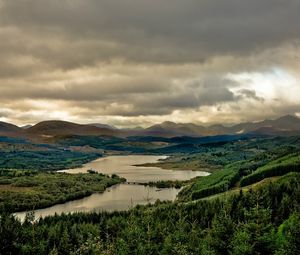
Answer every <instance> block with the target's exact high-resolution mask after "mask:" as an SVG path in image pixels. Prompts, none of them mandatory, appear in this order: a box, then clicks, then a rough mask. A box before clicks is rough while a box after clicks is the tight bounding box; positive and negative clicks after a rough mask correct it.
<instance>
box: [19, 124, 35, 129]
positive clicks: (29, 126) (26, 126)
mask: <svg viewBox="0 0 300 255" xmlns="http://www.w3.org/2000/svg"><path fill="white" fill-rule="evenodd" d="M31 127H32V125H25V126H21V128H22V129H28V128H31Z"/></svg>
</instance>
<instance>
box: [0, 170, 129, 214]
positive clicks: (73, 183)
mask: <svg viewBox="0 0 300 255" xmlns="http://www.w3.org/2000/svg"><path fill="white" fill-rule="evenodd" d="M1 180H5V183H8V181H7V180H9V185H8V186H7V184H6V186H5V189H2V188H1V187H2V186H1V184H0V209H1V207H4V208H5V210H6V211H10V212H11V211H21V210H32V209H37V208H43V207H48V206H51V205H54V204H57V203H63V202H66V201H68V200H73V199H77V198H81V197H84V196H87V195H90V194H92V193H94V192H103V191H104V190H105V189H106V188H107V187H109V186H112V185H114V184H117V183H120V182H122V181H124V179H121V178H119V177H118V176H114V177H113V178H110V177H109V176H106V175H103V174H98V173H94V174H66V173H54V172H38V171H28V170H24V171H14V170H0V183H1ZM2 183H3V181H2Z"/></svg>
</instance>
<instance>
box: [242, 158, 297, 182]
mask: <svg viewBox="0 0 300 255" xmlns="http://www.w3.org/2000/svg"><path fill="white" fill-rule="evenodd" d="M299 171H300V154H299V153H296V154H295V153H293V154H289V155H287V156H284V157H281V158H279V159H277V160H274V161H271V162H270V163H268V164H266V165H265V166H263V167H260V168H258V169H257V170H256V171H255V172H254V173H252V174H250V175H247V176H245V177H244V178H243V179H242V180H241V183H240V185H241V186H246V185H250V184H253V183H256V182H258V181H261V180H263V179H265V178H267V177H273V176H281V175H284V174H287V173H289V172H299Z"/></svg>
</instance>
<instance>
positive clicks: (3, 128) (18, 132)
mask: <svg viewBox="0 0 300 255" xmlns="http://www.w3.org/2000/svg"><path fill="white" fill-rule="evenodd" d="M23 134H24V130H23V129H22V128H20V127H18V126H16V125H13V124H10V123H6V122H1V121H0V136H16V137H18V136H22V135H23Z"/></svg>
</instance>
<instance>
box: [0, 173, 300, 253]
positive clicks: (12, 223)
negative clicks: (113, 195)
mask: <svg viewBox="0 0 300 255" xmlns="http://www.w3.org/2000/svg"><path fill="white" fill-rule="evenodd" d="M291 191H292V192H291ZM285 200H286V201H285ZM286 204H289V205H290V206H289V207H286ZM299 208H300V174H297V173H293V174H289V175H286V176H284V177H282V178H280V179H279V180H278V181H276V182H274V183H272V184H267V185H264V186H262V187H260V188H259V189H257V190H255V191H252V190H250V191H249V192H246V193H244V192H241V193H240V194H237V195H233V196H230V197H228V198H227V199H226V200H220V199H214V200H209V201H206V200H205V201H204V200H199V201H196V202H190V203H156V205H148V206H138V207H137V208H135V209H133V210H131V211H128V212H113V213H105V212H103V213H89V214H83V213H77V214H73V215H61V216H53V217H47V218H45V219H42V220H40V221H39V222H26V223H24V224H23V225H21V224H20V223H19V222H18V221H16V220H15V219H14V218H13V217H12V216H9V215H7V214H1V218H0V219H1V224H0V249H1V250H0V253H1V254H4V255H5V254H11V253H13V254H37V255H39V254H49V253H51V254H64V255H65V254H108V255H109V254H124V255H125V254H141V255H143V254H145V255H146V254H147V255H148V254H191V255H193V254H194V255H196V254H210V255H212V254H214V255H219V254H220V255H226V254H235V255H240V254H243V255H244V254H278V255H279V254H297V252H298V251H299V249H300V244H299V239H298V237H299V229H300V228H299V224H300V216H299ZM284 252H285V253H284Z"/></svg>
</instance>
